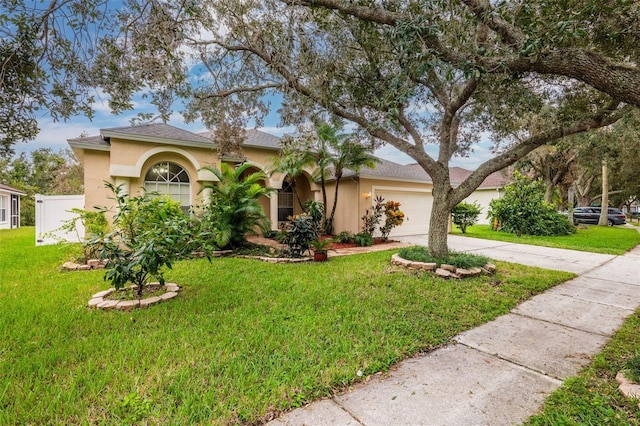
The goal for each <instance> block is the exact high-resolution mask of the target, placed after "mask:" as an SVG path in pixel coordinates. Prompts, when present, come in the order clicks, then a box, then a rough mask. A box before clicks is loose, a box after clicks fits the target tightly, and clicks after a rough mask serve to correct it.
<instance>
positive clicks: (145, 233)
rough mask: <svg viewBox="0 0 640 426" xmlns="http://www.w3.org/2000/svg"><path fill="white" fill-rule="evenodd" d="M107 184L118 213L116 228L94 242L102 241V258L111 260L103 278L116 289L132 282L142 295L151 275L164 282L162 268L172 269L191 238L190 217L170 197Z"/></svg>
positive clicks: (115, 220) (115, 217)
mask: <svg viewBox="0 0 640 426" xmlns="http://www.w3.org/2000/svg"><path fill="white" fill-rule="evenodd" d="M105 184H106V186H107V188H109V189H110V190H111V191H112V192H113V194H114V196H115V200H116V207H117V213H116V214H115V215H114V217H113V230H112V231H111V232H109V233H108V234H106V235H105V236H104V237H102V238H98V239H97V240H95V241H94V242H95V243H98V244H100V257H101V258H102V259H107V260H108V262H107V264H106V267H105V275H104V279H105V280H106V281H111V283H112V284H113V286H114V287H115V288H116V289H120V288H122V287H124V286H125V284H126V283H127V282H131V283H133V284H135V285H136V286H138V295H139V296H142V289H143V287H144V285H145V284H146V283H147V280H148V279H149V278H150V277H154V278H156V279H157V280H158V281H159V282H160V284H161V285H164V275H163V269H164V268H165V267H166V268H169V269H171V265H172V262H173V261H174V260H175V259H176V257H177V256H178V254H179V252H180V247H183V246H184V245H185V241H186V240H188V239H190V238H191V236H190V233H189V230H188V227H187V226H186V225H187V224H188V218H187V217H186V216H185V215H184V214H183V213H182V210H181V209H180V205H179V203H178V202H176V201H174V200H172V199H171V198H169V197H168V196H151V195H150V194H147V193H143V194H142V195H139V196H136V197H131V196H129V195H128V194H126V193H124V192H123V189H122V186H118V187H116V186H114V185H112V184H111V183H108V182H106V183H105ZM106 210H107V209H102V210H101V211H103V212H106Z"/></svg>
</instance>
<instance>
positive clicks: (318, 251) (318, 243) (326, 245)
mask: <svg viewBox="0 0 640 426" xmlns="http://www.w3.org/2000/svg"><path fill="white" fill-rule="evenodd" d="M332 242H333V240H332V239H331V238H326V239H324V240H320V239H317V240H313V241H311V245H312V246H313V260H315V261H316V262H324V261H326V260H327V259H328V256H327V252H328V251H329V250H332V249H330V247H331V243H332Z"/></svg>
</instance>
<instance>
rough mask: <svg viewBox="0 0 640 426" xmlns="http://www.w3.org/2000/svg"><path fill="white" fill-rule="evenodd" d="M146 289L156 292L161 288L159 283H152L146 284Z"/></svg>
mask: <svg viewBox="0 0 640 426" xmlns="http://www.w3.org/2000/svg"><path fill="white" fill-rule="evenodd" d="M147 287H148V288H150V289H151V290H157V289H159V288H160V287H161V286H160V283H159V282H153V283H148V284H147ZM136 288H138V287H136Z"/></svg>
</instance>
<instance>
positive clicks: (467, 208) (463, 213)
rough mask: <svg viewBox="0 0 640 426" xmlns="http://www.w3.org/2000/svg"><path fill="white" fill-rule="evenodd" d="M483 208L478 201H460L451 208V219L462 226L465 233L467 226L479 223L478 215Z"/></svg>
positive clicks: (459, 226)
mask: <svg viewBox="0 0 640 426" xmlns="http://www.w3.org/2000/svg"><path fill="white" fill-rule="evenodd" d="M480 213H482V209H481V208H480V206H479V205H478V203H477V202H476V201H474V202H473V203H464V202H463V203H460V204H458V205H457V206H455V207H454V208H453V209H452V210H451V221H452V222H453V223H454V224H455V225H456V226H457V227H458V228H460V231H461V232H462V233H463V234H466V233H467V228H468V227H469V226H473V225H475V224H476V223H478V216H480Z"/></svg>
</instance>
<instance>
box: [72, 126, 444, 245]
mask: <svg viewBox="0 0 640 426" xmlns="http://www.w3.org/2000/svg"><path fill="white" fill-rule="evenodd" d="M100 133H101V134H100V135H99V136H92V137H87V138H79V139H70V140H69V141H68V142H69V145H70V146H71V148H72V149H73V150H74V152H75V153H76V155H77V156H78V158H79V160H80V162H81V163H82V164H83V167H84V170H85V174H84V176H85V181H84V188H85V208H92V207H93V206H108V205H111V204H113V202H112V201H110V200H109V198H108V197H109V192H108V191H107V189H106V188H105V185H104V181H108V182H111V183H113V184H116V185H123V187H124V188H125V190H126V191H128V192H129V193H137V192H138V191H139V190H140V189H141V188H145V189H147V190H149V191H157V192H159V193H165V194H170V195H171V197H173V198H174V199H175V200H177V201H179V202H180V205H181V206H182V207H183V209H184V210H185V211H186V210H188V209H189V207H190V206H196V207H197V206H201V205H202V204H203V203H206V199H207V193H206V192H205V191H203V190H202V188H203V185H205V184H207V183H212V182H215V181H216V180H217V179H216V177H215V176H214V175H213V174H211V173H209V172H208V171H206V170H203V169H202V168H203V167H205V166H215V167H218V168H219V167H220V163H222V162H227V163H232V164H233V163H240V162H243V163H249V164H250V165H251V166H252V167H251V168H250V169H249V172H255V171H264V172H268V171H269V168H270V166H271V164H272V161H273V158H275V157H277V156H278V154H279V151H280V138H278V137H276V136H273V135H269V134H267V133H264V132H260V131H257V130H247V134H246V136H247V138H246V141H245V143H244V145H243V153H242V158H239V157H238V156H235V157H228V158H227V157H224V156H223V157H220V156H219V155H218V152H217V151H216V149H215V144H214V141H213V140H212V136H211V134H210V133H209V132H206V133H201V134H196V133H192V132H189V131H186V130H183V129H179V128H176V127H173V126H169V125H166V124H145V125H138V126H131V127H120V128H112V129H102V130H101V132H100ZM311 174H312V170H307V171H306V172H305V173H304V174H303V175H302V176H298V177H296V178H295V188H296V191H297V193H298V194H299V196H300V198H301V200H302V201H305V200H317V201H321V200H322V195H321V189H320V185H319V184H318V183H316V182H314V181H313V180H312V179H311ZM268 176H269V177H268V178H267V181H266V182H264V184H265V185H266V186H268V187H271V188H274V189H276V196H272V197H271V198H266V197H265V198H264V199H263V200H262V201H261V203H262V206H263V208H264V210H265V213H266V215H267V217H269V218H270V219H271V223H272V227H273V229H277V228H278V226H279V225H281V224H282V223H284V222H286V221H287V217H289V216H291V215H292V214H298V213H300V212H301V207H300V206H299V204H298V202H297V201H296V200H295V197H294V194H293V191H292V185H291V178H290V177H289V176H286V175H283V174H282V173H274V174H273V175H268ZM333 185H335V182H329V183H328V198H329V200H328V203H329V206H328V207H329V208H331V204H332V201H333V200H332V198H333V197H332V196H331V194H332V193H333V188H334V187H333ZM432 186H433V185H432V183H431V179H430V178H429V176H428V175H427V173H426V172H425V171H424V170H422V169H421V168H420V167H416V166H414V165H410V166H403V165H400V164H397V163H393V162H391V161H387V160H382V163H381V164H380V165H378V166H377V167H376V168H374V169H368V168H364V169H362V170H361V171H360V172H359V173H355V172H349V171H347V172H345V173H344V176H343V178H342V180H341V181H340V192H339V197H338V207H337V210H336V215H335V221H334V231H335V232H336V233H338V232H340V231H350V232H354V233H355V232H358V231H359V230H360V229H361V226H362V220H361V218H362V216H363V215H364V214H365V211H366V210H367V209H368V208H370V207H371V205H372V203H373V200H374V199H375V197H377V196H382V197H383V198H384V199H385V200H394V201H399V202H400V203H401V207H400V208H401V210H402V211H403V212H404V213H405V218H406V219H405V223H404V224H403V225H402V226H400V227H397V228H395V229H394V230H393V232H392V233H391V236H401V235H414V234H424V233H427V232H428V229H429V217H430V214H431V205H432V202H433V197H432V196H431V190H432Z"/></svg>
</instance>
